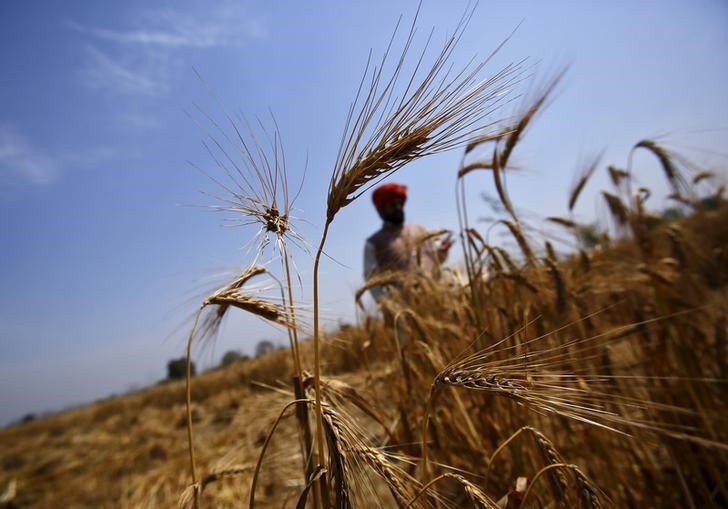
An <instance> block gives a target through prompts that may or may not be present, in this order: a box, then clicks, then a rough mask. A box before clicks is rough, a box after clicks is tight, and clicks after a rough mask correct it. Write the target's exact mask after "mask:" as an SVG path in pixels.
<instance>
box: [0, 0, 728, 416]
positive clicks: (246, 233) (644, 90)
mask: <svg viewBox="0 0 728 509" xmlns="http://www.w3.org/2000/svg"><path fill="white" fill-rule="evenodd" d="M546 4H547V3H546V2H538V1H533V2H526V1H514V2H498V3H495V2H485V1H483V2H481V3H480V4H479V6H478V7H477V9H476V11H475V14H474V16H473V19H472V21H471V23H470V26H469V28H468V31H467V32H466V34H465V36H464V37H463V40H462V41H461V44H460V46H459V47H458V50H457V51H456V55H455V58H456V63H460V64H462V63H464V62H466V61H467V60H468V59H470V58H471V57H473V56H474V55H480V56H485V55H487V54H488V53H489V52H490V51H491V50H492V49H493V48H494V47H495V46H496V45H497V44H499V43H500V42H501V41H502V40H503V39H504V38H506V37H507V36H508V35H509V34H510V33H511V32H512V31H513V29H514V28H516V27H517V26H518V25H519V24H520V27H519V28H518V29H517V30H516V32H515V34H514V35H513V37H512V38H511V39H510V40H509V42H508V43H507V44H506V45H505V47H504V48H503V49H502V50H501V52H500V53H499V54H498V55H497V56H496V58H495V59H494V61H493V62H492V65H490V67H489V70H490V71H493V72H495V71H496V70H497V69H498V68H499V67H500V66H502V65H505V64H507V63H509V62H513V61H519V60H521V59H523V58H527V59H528V60H527V63H526V66H527V67H528V69H531V70H533V73H534V74H535V75H536V81H535V82H534V83H535V84H532V85H530V86H529V85H528V83H524V84H523V86H522V87H521V88H520V89H518V90H514V92H513V93H514V97H516V96H517V95H518V94H519V93H524V94H526V95H527V94H528V93H529V89H535V88H537V84H538V83H542V82H543V79H545V78H547V77H548V76H550V75H552V74H553V72H554V71H555V70H557V69H558V68H560V67H561V66H563V65H565V64H569V65H570V68H569V71H568V73H567V75H566V77H565V79H564V80H563V81H562V83H561V84H560V86H559V88H558V89H557V94H556V96H555V100H554V101H553V103H552V104H551V106H550V107H549V109H548V110H546V111H545V112H544V114H543V115H542V116H541V117H540V118H539V119H538V121H537V122H536V123H535V124H534V126H533V127H532V129H531V130H530V131H529V133H528V135H527V138H526V141H525V142H524V143H523V144H522V146H520V147H519V148H518V150H517V151H516V153H515V154H514V163H516V164H517V165H518V166H519V167H520V168H521V169H522V171H519V172H517V173H514V174H513V175H511V176H509V180H508V186H509V191H510V193H511V197H512V200H513V202H514V203H515V204H516V206H517V207H521V208H523V209H525V211H526V212H528V211H532V212H534V213H538V214H539V215H541V216H547V215H559V214H563V213H564V212H565V210H566V199H567V198H566V197H567V194H568V188H569V185H570V184H571V182H572V180H573V175H574V173H575V172H576V170H577V169H578V168H579V164H583V163H584V162H585V161H587V160H588V159H589V157H591V156H592V155H593V154H595V153H597V152H599V151H601V150H605V156H604V159H603V161H604V164H603V165H602V166H605V165H606V163H614V164H617V165H625V164H626V159H627V156H628V152H629V149H630V147H631V146H632V145H634V143H636V142H637V141H639V140H640V139H642V138H647V137H656V136H660V140H662V141H664V142H665V143H666V144H667V145H668V146H670V147H672V148H674V149H677V150H680V151H682V152H683V153H685V154H686V155H689V156H690V157H692V158H693V159H694V160H695V161H696V162H699V163H700V164H703V165H705V166H707V167H710V168H714V169H715V168H718V169H720V168H721V167H723V168H724V167H726V164H725V163H726V157H725V155H724V154H725V153H726V149H725V141H726V134H727V133H728V130H727V129H726V128H728V121H726V118H728V115H727V114H728V94H727V93H726V89H727V87H726V83H727V82H728V59H727V58H726V55H727V54H728V5H727V4H725V3H724V2H722V1H719V0H713V1H710V0H698V1H687V0H685V1H677V0H664V1H643V2H627V1H616V2H576V1H574V2H552V3H549V5H546ZM466 6H467V4H466V2H461V1H453V2H434V1H425V2H424V3H423V6H422V9H421V16H420V21H419V23H418V24H419V26H420V27H421V31H420V32H419V38H418V41H419V42H420V43H422V42H423V40H424V39H423V37H424V34H425V33H427V32H428V31H429V29H430V28H431V27H433V26H434V27H435V41H438V40H443V38H444V37H445V36H446V34H447V33H448V32H449V31H452V30H453V29H454V27H455V25H456V23H457V21H458V18H459V17H460V15H461V13H462V12H463V11H464V9H465V8H466ZM416 8H417V4H416V3H415V2H404V1H400V2H385V1H376V2H360V3H357V4H354V3H351V2H346V3H345V2H333V1H328V2H323V1H321V2H245V1H222V2H215V3H212V2H191V1H181V2H158V1H151V2H149V1H144V2H141V1H131V2H123V3H118V2H117V3H111V2H106V3H101V2H92V1H87V2H82V1H76V2H64V3H58V2H40V1H39V2H22V3H21V2H10V1H8V2H3V3H2V4H0V69H2V72H0V104H1V105H2V108H0V271H1V272H0V276H1V278H2V285H1V286H0V423H4V422H8V421H9V420H12V419H15V418H17V417H19V416H21V415H23V414H25V413H27V412H40V411H45V410H54V409H60V408H63V407H65V406H68V405H72V404H79V403H82V402H85V401H89V400H92V399H94V398H98V397H103V396H105V395H107V394H109V393H112V392H117V393H118V392H123V391H125V390H127V389H129V388H131V387H136V386H143V385H145V384H149V383H152V382H154V381H156V380H158V379H160V378H163V377H164V375H165V364H166V361H167V360H168V359H170V358H172V357H177V356H179V355H181V352H182V347H183V343H184V336H185V331H186V328H185V326H184V324H185V323H186V320H187V319H188V318H189V316H190V315H191V313H192V312H193V311H194V309H195V307H196V305H197V304H198V303H199V301H200V297H201V296H203V295H204V294H205V291H206V290H211V289H213V288H214V286H215V282H217V283H222V282H224V278H221V277H222V276H221V274H224V273H226V272H230V271H232V272H234V271H235V270H237V269H239V268H240V267H242V266H244V265H245V264H247V263H249V262H250V260H251V256H250V252H248V251H246V250H245V249H243V246H244V245H245V244H246V243H247V242H248V239H249V238H250V237H251V236H252V235H253V234H254V230H243V229H230V228H223V227H222V226H221V225H222V223H223V219H224V216H222V215H220V214H218V213H214V212H212V211H210V210H208V209H206V208H205V206H206V205H211V204H214V201H212V200H211V199H210V198H209V197H207V196H206V195H204V194H203V193H201V191H202V192H215V191H216V188H215V186H214V184H212V183H211V182H210V181H209V180H208V179H206V178H205V177H204V176H203V175H202V174H200V173H199V172H198V171H196V170H195V169H194V168H193V167H192V165H190V164H189V163H190V162H191V163H194V164H195V165H198V166H200V167H201V168H203V169H205V170H206V171H210V172H214V170H215V168H214V165H213V163H212V161H211V159H210V157H209V155H208V154H207V153H206V152H205V150H204V147H203V146H202V144H201V140H202V139H203V138H204V135H205V133H204V132H203V131H202V130H201V129H200V128H199V127H198V125H197V124H196V123H195V121H194V120H193V119H191V118H190V116H189V115H188V113H191V114H192V116H193V117H195V118H197V119H200V115H199V114H198V113H196V111H198V110H197V107H198V106H199V108H200V110H202V111H204V112H207V113H209V114H211V115H212V116H214V117H215V118H218V119H220V118H221V117H222V111H223V110H224V111H228V112H237V111H240V112H242V113H244V114H245V115H246V116H247V117H249V118H255V117H256V116H259V117H261V118H268V115H269V113H268V112H269V110H271V111H272V112H273V113H274V115H275V118H276V120H277V122H278V125H279V127H280V130H281V133H282V136H283V139H284V142H285V148H286V156H287V160H288V167H289V172H290V178H291V180H292V181H293V182H294V183H297V182H298V181H299V179H300V178H301V176H302V170H303V167H304V163H305V162H306V160H308V174H307V176H306V180H305V183H304V188H303V193H302V195H301V197H300V199H299V201H298V202H297V204H296V205H297V208H298V211H297V215H298V216H301V217H302V218H305V219H306V220H307V221H309V222H310V223H312V224H311V225H308V224H306V223H300V224H299V226H300V229H301V231H302V233H303V235H304V236H305V237H306V238H307V239H308V240H309V242H311V243H312V244H313V243H315V242H317V240H318V235H319V233H320V227H321V225H322V222H323V216H324V204H325V195H326V188H327V185H328V179H329V177H330V172H331V169H332V168H333V164H334V159H335V156H336V150H337V147H338V142H339V137H340V135H341V130H342V128H343V123H344V119H345V115H346V110H347V108H348V105H349V102H350V101H351V100H352V98H353V95H354V92H355V90H356V86H357V84H358V80H359V78H360V76H361V73H362V71H363V69H364V64H365V63H366V57H367V54H368V51H369V49H370V48H372V49H373V51H374V54H375V55H379V54H380V53H381V51H382V49H383V48H384V46H385V44H386V42H387V41H388V39H389V36H390V34H391V32H392V29H393V28H394V25H395V23H396V20H397V17H398V15H399V14H404V15H405V19H410V18H411V16H412V15H413V14H414V12H415V11H416ZM193 69H197V71H198V72H199V73H200V75H201V76H202V80H200V79H198V78H197V76H196V74H195V72H194V70H193ZM539 77H541V78H542V80H541V81H540V82H539V81H538V80H539ZM518 104H520V102H519V101H516V102H515V104H514V106H516V105H518ZM221 106H222V109H221ZM512 112H513V108H510V109H509V108H506V110H504V111H503V112H502V113H503V116H505V115H507V114H509V113H512ZM698 149H700V150H698ZM721 154H723V155H721ZM460 155H461V152H459V151H455V152H452V153H446V154H441V155H437V156H434V157H431V158H428V159H426V160H422V161H418V162H416V163H414V164H412V165H410V166H408V167H406V168H405V169H404V170H402V172H401V173H400V174H399V176H398V177H397V180H399V181H401V182H404V183H406V184H408V185H409V186H410V199H409V202H408V209H407V214H408V217H409V218H410V219H411V220H413V221H416V222H419V223H422V224H425V225H427V226H430V227H433V228H434V227H447V228H451V229H454V228H455V227H456V225H457V222H456V216H455V208H454V173H455V171H456V170H457V165H458V163H459V160H460ZM635 164H636V165H638V166H639V167H640V168H644V170H640V171H642V173H641V174H640V178H641V179H643V182H644V183H645V184H646V185H648V186H650V187H652V188H655V189H660V188H661V187H660V186H663V184H662V182H661V180H660V175H659V170H658V169H657V168H656V167H655V165H654V164H653V162H652V161H651V160H650V157H649V156H648V155H643V154H639V155H637V156H635ZM603 173H604V171H603V169H602V170H600V172H599V173H598V176H597V178H595V180H594V182H592V183H591V184H590V185H589V186H588V188H587V190H586V192H585V194H584V196H583V197H582V199H581V201H580V204H579V206H578V207H577V210H576V216H577V218H578V219H580V220H584V221H591V220H594V218H596V217H597V216H599V214H600V213H601V211H602V210H603V207H601V206H600V205H598V204H597V203H596V202H595V201H594V198H593V197H594V196H595V193H596V192H597V191H598V190H599V189H601V188H602V187H605V186H606V185H607V184H606V179H604V178H603V176H602V174H603ZM483 175H485V174H483ZM723 175H725V173H724V172H723ZM468 187H469V189H470V190H471V191H470V192H471V197H470V203H471V209H472V213H473V215H474V216H486V215H488V214H489V210H488V208H487V206H485V204H484V203H483V202H482V200H480V199H479V198H478V195H479V193H480V192H481V191H484V192H487V193H490V194H493V190H492V186H491V184H490V181H489V180H488V179H487V178H486V177H484V176H480V177H472V179H471V180H469V181H468ZM653 205H654V206H655V207H656V208H660V207H661V206H663V205H664V203H663V202H661V201H660V199H659V197H656V198H654V203H653ZM377 227H378V219H377V217H376V215H375V213H374V211H373V209H372V207H371V205H370V203H369V201H368V199H367V197H364V198H363V199H361V200H360V201H358V202H355V203H354V204H352V205H351V206H349V207H347V208H346V209H344V210H343V211H342V212H341V213H340V215H339V216H338V217H337V219H336V221H335V223H334V226H333V229H332V232H331V234H332V236H331V240H330V242H329V244H328V252H329V254H330V255H331V256H332V257H333V258H335V259H336V260H337V261H338V262H339V264H335V263H332V262H328V261H326V262H325V263H324V265H323V267H322V279H323V283H322V299H323V302H324V305H325V306H326V309H327V314H328V316H329V317H331V320H332V322H333V323H335V322H336V321H337V320H338V319H342V320H347V321H352V320H354V313H355V312H354V304H353V297H352V295H353V292H354V290H355V289H356V288H357V287H358V286H359V285H360V283H361V275H360V274H361V251H362V245H363V239H364V238H365V237H366V236H368V235H369V234H370V233H371V232H372V231H374V230H375V229H376V228H377ZM457 258H458V255H457V253H453V259H454V261H456V260H457ZM296 260H297V266H298V268H299V270H300V273H301V276H302V281H303V283H302V288H301V289H299V290H298V299H299V300H300V301H301V302H304V303H308V302H310V300H311V297H310V293H311V288H310V274H311V262H310V260H309V259H308V258H307V257H306V256H305V254H304V253H296ZM273 263H274V264H275V263H277V262H275V261H274V262H273ZM231 318H232V319H231V320H230V321H229V322H228V323H227V324H226V325H225V328H224V330H223V331H222V334H221V336H220V338H219V339H218V341H217V343H216V345H215V347H214V349H212V348H208V349H207V350H204V351H200V352H198V354H197V362H198V363H199V364H201V365H202V366H210V365H213V364H215V363H216V362H217V361H218V360H219V357H220V355H222V353H223V352H225V351H226V350H228V349H233V348H235V349H241V350H244V351H248V352H250V351H252V349H253V348H254V346H255V344H256V343H257V342H258V341H260V340H261V339H274V340H276V341H279V342H281V343H283V342H284V341H285V340H284V339H283V336H282V335H281V333H280V332H278V331H275V330H273V329H271V328H270V327H268V326H266V325H265V324H263V323H261V322H260V321H259V320H256V319H251V318H249V317H245V316H241V315H235V316H232V317H231Z"/></svg>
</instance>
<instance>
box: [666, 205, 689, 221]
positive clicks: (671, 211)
mask: <svg viewBox="0 0 728 509" xmlns="http://www.w3.org/2000/svg"><path fill="white" fill-rule="evenodd" d="M682 217H685V213H684V212H683V211H682V210H681V209H679V208H677V207H670V208H667V209H665V210H663V211H662V218H663V219H666V220H668V221H674V220H675V219H680V218H682Z"/></svg>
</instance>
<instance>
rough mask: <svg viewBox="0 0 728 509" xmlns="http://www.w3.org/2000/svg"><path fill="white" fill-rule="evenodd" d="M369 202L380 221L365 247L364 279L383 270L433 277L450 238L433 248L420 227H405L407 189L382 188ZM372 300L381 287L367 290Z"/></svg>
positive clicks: (414, 225)
mask: <svg viewBox="0 0 728 509" xmlns="http://www.w3.org/2000/svg"><path fill="white" fill-rule="evenodd" d="M372 201H373V202H374V206H375V207H376V209H377V213H378V214H379V217H381V218H382V221H383V223H382V227H381V228H380V229H379V231H378V232H376V233H375V234H374V235H372V236H371V237H369V238H368V239H367V241H366V244H365V245H364V279H369V278H371V277H372V276H374V275H375V274H377V273H379V272H383V271H385V270H403V271H408V272H419V273H422V274H426V275H428V276H434V275H436V273H437V271H438V270H439V267H440V264H441V263H442V262H443V261H445V259H446V258H447V253H448V251H449V250H450V247H451V246H452V244H453V241H452V239H450V238H449V237H448V238H446V239H445V240H444V241H442V242H441V243H440V245H439V246H436V245H435V243H434V242H433V239H432V236H431V235H428V234H429V233H430V232H428V231H427V229H425V228H424V227H423V226H420V225H417V224H405V222H404V204H405V202H406V201H407V187H406V186H404V185H402V184H395V183H389V184H383V185H381V186H379V187H377V188H376V189H375V190H374V191H373V192H372ZM370 291H371V293H372V296H373V297H374V299H375V300H379V299H380V298H381V297H382V296H383V295H384V294H385V292H386V290H385V289H384V288H383V287H381V286H375V287H373V288H371V289H370Z"/></svg>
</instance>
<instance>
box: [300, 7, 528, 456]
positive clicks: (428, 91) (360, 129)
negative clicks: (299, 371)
mask: <svg viewBox="0 0 728 509" xmlns="http://www.w3.org/2000/svg"><path fill="white" fill-rule="evenodd" d="M471 15H472V11H469V12H466V14H465V15H463V17H462V19H461V20H460V22H459V24H458V26H457V27H456V29H455V31H454V33H453V35H452V36H450V37H448V38H447V40H446V42H445V44H444V45H443V47H442V48H441V49H440V50H439V52H437V54H436V56H435V59H434V62H433V63H432V64H431V65H430V66H429V67H423V62H424V60H425V57H426V53H427V46H425V48H424V49H423V51H422V53H421V54H420V56H419V59H418V60H417V62H416V65H415V67H414V69H413V70H412V72H411V75H410V78H409V79H408V80H407V83H406V85H405V86H404V89H403V90H400V86H399V83H400V77H401V75H402V72H403V69H404V68H405V65H404V64H405V62H406V61H407V57H408V53H409V50H410V48H411V46H412V43H413V39H414V34H415V25H416V17H415V19H414V20H413V23H412V25H411V27H410V30H409V33H408V35H407V38H406V41H405V45H404V48H403V50H402V52H401V54H400V57H399V59H398V60H397V61H396V63H395V66H394V69H393V71H392V72H391V75H390V77H389V78H386V77H385V67H386V66H387V65H388V57H389V52H390V49H391V45H392V41H393V40H394V36H393V39H392V41H390V45H389V47H388V49H387V50H386V51H385V53H384V55H383V57H382V59H381V61H380V63H379V65H378V66H375V67H374V68H373V69H372V71H371V73H370V71H369V65H368V64H367V67H366V69H365V71H364V75H363V78H362V81H361V83H360V86H359V90H358V92H357V94H356V97H355V99H354V102H353V103H352V105H351V107H350V109H349V114H348V117H347V120H346V124H345V127H344V133H343V135H342V139H341V144H340V146H339V152H338V155H337V158H336V163H335V165H334V170H333V172H332V176H331V180H330V183H329V191H328V196H327V209H326V221H325V226H324V231H323V233H322V236H321V242H320V244H319V248H318V250H317V252H316V257H315V260H314V270H313V287H314V288H313V295H314V296H313V301H314V323H313V328H314V338H313V339H314V341H313V342H314V377H315V386H316V387H315V388H316V402H317V409H316V413H317V419H316V423H317V426H316V428H317V430H316V431H317V433H316V437H317V444H318V454H319V457H320V458H319V461H321V459H322V457H323V454H324V447H323V411H322V409H321V389H320V382H319V378H320V352H319V351H320V338H319V312H318V304H319V303H318V269H319V262H320V257H321V252H322V251H323V248H324V245H325V243H326V236H327V234H328V229H329V226H330V224H331V223H332V221H333V220H334V217H335V216H336V214H337V212H338V211H339V210H340V209H341V208H343V207H345V206H346V205H348V204H349V203H351V202H352V201H353V200H355V199H356V198H357V197H359V196H361V194H362V193H364V192H366V190H367V189H369V188H370V187H371V186H372V185H374V184H375V183H376V182H378V181H380V180H381V179H383V178H385V177H386V176H388V175H391V174H392V173H394V172H395V171H397V170H398V169H399V168H401V167H402V166H404V165H405V164H407V163H409V162H411V161H414V160H416V159H418V158H420V157H424V156H426V155H429V154H434V153H437V152H442V151H444V150H448V149H451V148H454V147H457V146H461V145H462V144H465V143H467V142H468V141H469V140H470V139H471V138H472V137H473V136H475V135H479V134H482V133H483V132H484V131H485V130H486V129H487V128H489V127H492V123H489V122H488V121H487V120H486V118H487V117H488V115H490V114H491V113H492V112H493V111H494V110H495V108H496V107H498V106H499V105H500V104H501V103H502V102H503V100H504V98H505V96H506V94H507V92H509V91H510V89H511V88H512V87H513V86H514V85H515V84H516V83H518V81H519V80H520V79H521V70H520V66H519V65H518V64H511V65H508V66H506V67H505V68H504V69H502V70H501V71H499V72H497V73H495V74H494V75H493V76H492V77H490V78H486V79H481V78H480V76H481V73H482V71H483V69H484V67H485V65H486V64H487V63H488V61H489V59H490V57H489V58H486V59H485V60H483V61H481V62H480V63H477V64H474V65H468V66H465V67H464V68H463V69H461V70H460V71H459V72H456V73H454V74H453V73H451V69H450V66H449V62H450V59H451V57H452V54H453V51H454V50H455V48H456V46H457V42H458V40H459V39H460V37H461V36H462V33H463V31H464V30H465V27H466V25H467V21H468V20H469V18H470V16H471ZM395 34H396V32H395ZM421 69H422V71H421ZM367 80H369V82H368V84H367ZM398 94H399V99H397V95H398Z"/></svg>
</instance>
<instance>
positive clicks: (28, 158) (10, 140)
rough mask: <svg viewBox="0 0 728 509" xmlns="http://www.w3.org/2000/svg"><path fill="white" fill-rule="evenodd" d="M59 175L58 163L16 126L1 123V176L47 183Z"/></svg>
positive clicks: (42, 183)
mask: <svg viewBox="0 0 728 509" xmlns="http://www.w3.org/2000/svg"><path fill="white" fill-rule="evenodd" d="M57 175H58V167H57V164H56V163H55V162H54V161H53V160H52V159H51V158H50V157H48V156H46V155H45V154H43V153H41V152H39V151H38V150H37V149H36V148H35V147H33V146H32V145H31V144H30V142H28V140H26V139H25V138H24V137H23V136H21V135H20V134H19V133H18V132H17V131H16V130H15V129H14V128H12V127H11V126H7V125H0V178H1V179H2V181H12V180H22V181H25V182H29V183H31V184H38V185H45V184H50V183H51V182H53V181H54V180H55V178H56V176H57Z"/></svg>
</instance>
